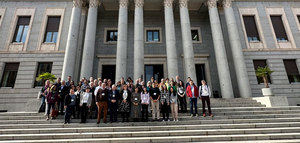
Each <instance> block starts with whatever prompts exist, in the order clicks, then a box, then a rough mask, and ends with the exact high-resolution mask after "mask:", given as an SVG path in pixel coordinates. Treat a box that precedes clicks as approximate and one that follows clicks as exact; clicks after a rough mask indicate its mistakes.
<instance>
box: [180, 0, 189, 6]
mask: <svg viewBox="0 0 300 143" xmlns="http://www.w3.org/2000/svg"><path fill="white" fill-rule="evenodd" d="M188 2H189V0H179V7H180V8H188Z"/></svg>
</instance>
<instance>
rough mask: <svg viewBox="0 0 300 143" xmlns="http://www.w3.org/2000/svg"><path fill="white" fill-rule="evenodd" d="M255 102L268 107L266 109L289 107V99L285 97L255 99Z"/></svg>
mask: <svg viewBox="0 0 300 143" xmlns="http://www.w3.org/2000/svg"><path fill="white" fill-rule="evenodd" d="M253 100H256V101H257V102H259V103H261V104H263V105H266V107H278V106H289V102H288V99H287V97H285V96H268V97H255V98H253Z"/></svg>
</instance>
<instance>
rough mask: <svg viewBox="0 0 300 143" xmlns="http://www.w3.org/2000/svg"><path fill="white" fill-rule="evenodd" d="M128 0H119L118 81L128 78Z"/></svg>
mask: <svg viewBox="0 0 300 143" xmlns="http://www.w3.org/2000/svg"><path fill="white" fill-rule="evenodd" d="M127 25H128V0H119V23H118V41H117V54H116V55H117V57H116V81H118V80H120V79H121V77H124V78H126V68H127Z"/></svg>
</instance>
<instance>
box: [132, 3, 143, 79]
mask: <svg viewBox="0 0 300 143" xmlns="http://www.w3.org/2000/svg"><path fill="white" fill-rule="evenodd" d="M134 2H135V10H134V57H133V61H134V64H133V65H134V70H133V71H134V80H135V79H138V78H139V77H144V10H143V6H144V0H135V1H134Z"/></svg>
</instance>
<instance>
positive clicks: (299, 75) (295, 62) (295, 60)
mask: <svg viewBox="0 0 300 143" xmlns="http://www.w3.org/2000/svg"><path fill="white" fill-rule="evenodd" d="M282 61H283V65H284V68H285V73H286V75H287V79H288V81H289V83H290V84H299V83H300V80H299V81H293V82H292V81H291V80H290V77H289V76H291V75H288V71H287V67H286V64H285V61H293V62H294V64H295V66H296V68H297V71H298V75H296V76H298V78H299V79H300V73H299V66H298V64H297V59H283V60H282Z"/></svg>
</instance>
